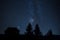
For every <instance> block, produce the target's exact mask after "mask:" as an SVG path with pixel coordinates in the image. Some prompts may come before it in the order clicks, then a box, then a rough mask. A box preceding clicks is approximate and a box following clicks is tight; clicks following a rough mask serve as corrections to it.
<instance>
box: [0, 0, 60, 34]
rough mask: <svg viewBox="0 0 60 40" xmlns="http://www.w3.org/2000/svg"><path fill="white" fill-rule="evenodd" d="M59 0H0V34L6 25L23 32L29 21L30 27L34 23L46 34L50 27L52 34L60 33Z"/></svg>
mask: <svg viewBox="0 0 60 40" xmlns="http://www.w3.org/2000/svg"><path fill="white" fill-rule="evenodd" d="M59 2H60V1H58V0H0V34H1V33H4V30H6V28H7V27H10V26H11V27H16V28H18V29H19V30H21V33H22V34H23V33H24V32H25V30H26V26H27V24H28V23H29V22H30V23H31V24H32V26H33V27H32V28H33V29H34V26H35V24H36V23H38V24H39V26H40V30H41V32H42V33H43V34H46V33H47V32H48V30H50V29H52V32H53V34H57V35H60V32H59V31H60V4H59Z"/></svg>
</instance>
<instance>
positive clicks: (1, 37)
mask: <svg viewBox="0 0 60 40" xmlns="http://www.w3.org/2000/svg"><path fill="white" fill-rule="evenodd" d="M0 40H60V35H53V34H52V30H49V31H48V33H47V34H46V35H45V36H43V34H42V32H41V31H40V29H39V25H38V24H36V26H35V29H34V30H33V31H32V25H31V24H30V23H29V24H28V25H27V28H26V32H25V34H23V35H22V34H19V30H18V29H17V28H14V27H8V28H7V29H6V30H5V34H0Z"/></svg>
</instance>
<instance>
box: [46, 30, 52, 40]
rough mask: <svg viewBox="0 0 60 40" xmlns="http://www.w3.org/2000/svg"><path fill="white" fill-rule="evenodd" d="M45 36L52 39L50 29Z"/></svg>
mask: <svg viewBox="0 0 60 40" xmlns="http://www.w3.org/2000/svg"><path fill="white" fill-rule="evenodd" d="M46 36H47V40H52V36H53V34H52V30H51V29H50V30H49V31H48V33H47V35H46Z"/></svg>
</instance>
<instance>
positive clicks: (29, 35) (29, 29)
mask: <svg viewBox="0 0 60 40" xmlns="http://www.w3.org/2000/svg"><path fill="white" fill-rule="evenodd" d="M32 35H33V32H32V25H31V24H30V23H29V24H28V26H27V29H26V40H31V39H32Z"/></svg>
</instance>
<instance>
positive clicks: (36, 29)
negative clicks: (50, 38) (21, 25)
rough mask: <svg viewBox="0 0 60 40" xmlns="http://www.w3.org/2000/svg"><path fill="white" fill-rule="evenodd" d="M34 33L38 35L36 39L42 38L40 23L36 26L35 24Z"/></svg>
mask: <svg viewBox="0 0 60 40" xmlns="http://www.w3.org/2000/svg"><path fill="white" fill-rule="evenodd" d="M34 35H35V37H36V40H40V39H42V33H41V31H40V29H39V25H38V24H36V26H35V30H34Z"/></svg>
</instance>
